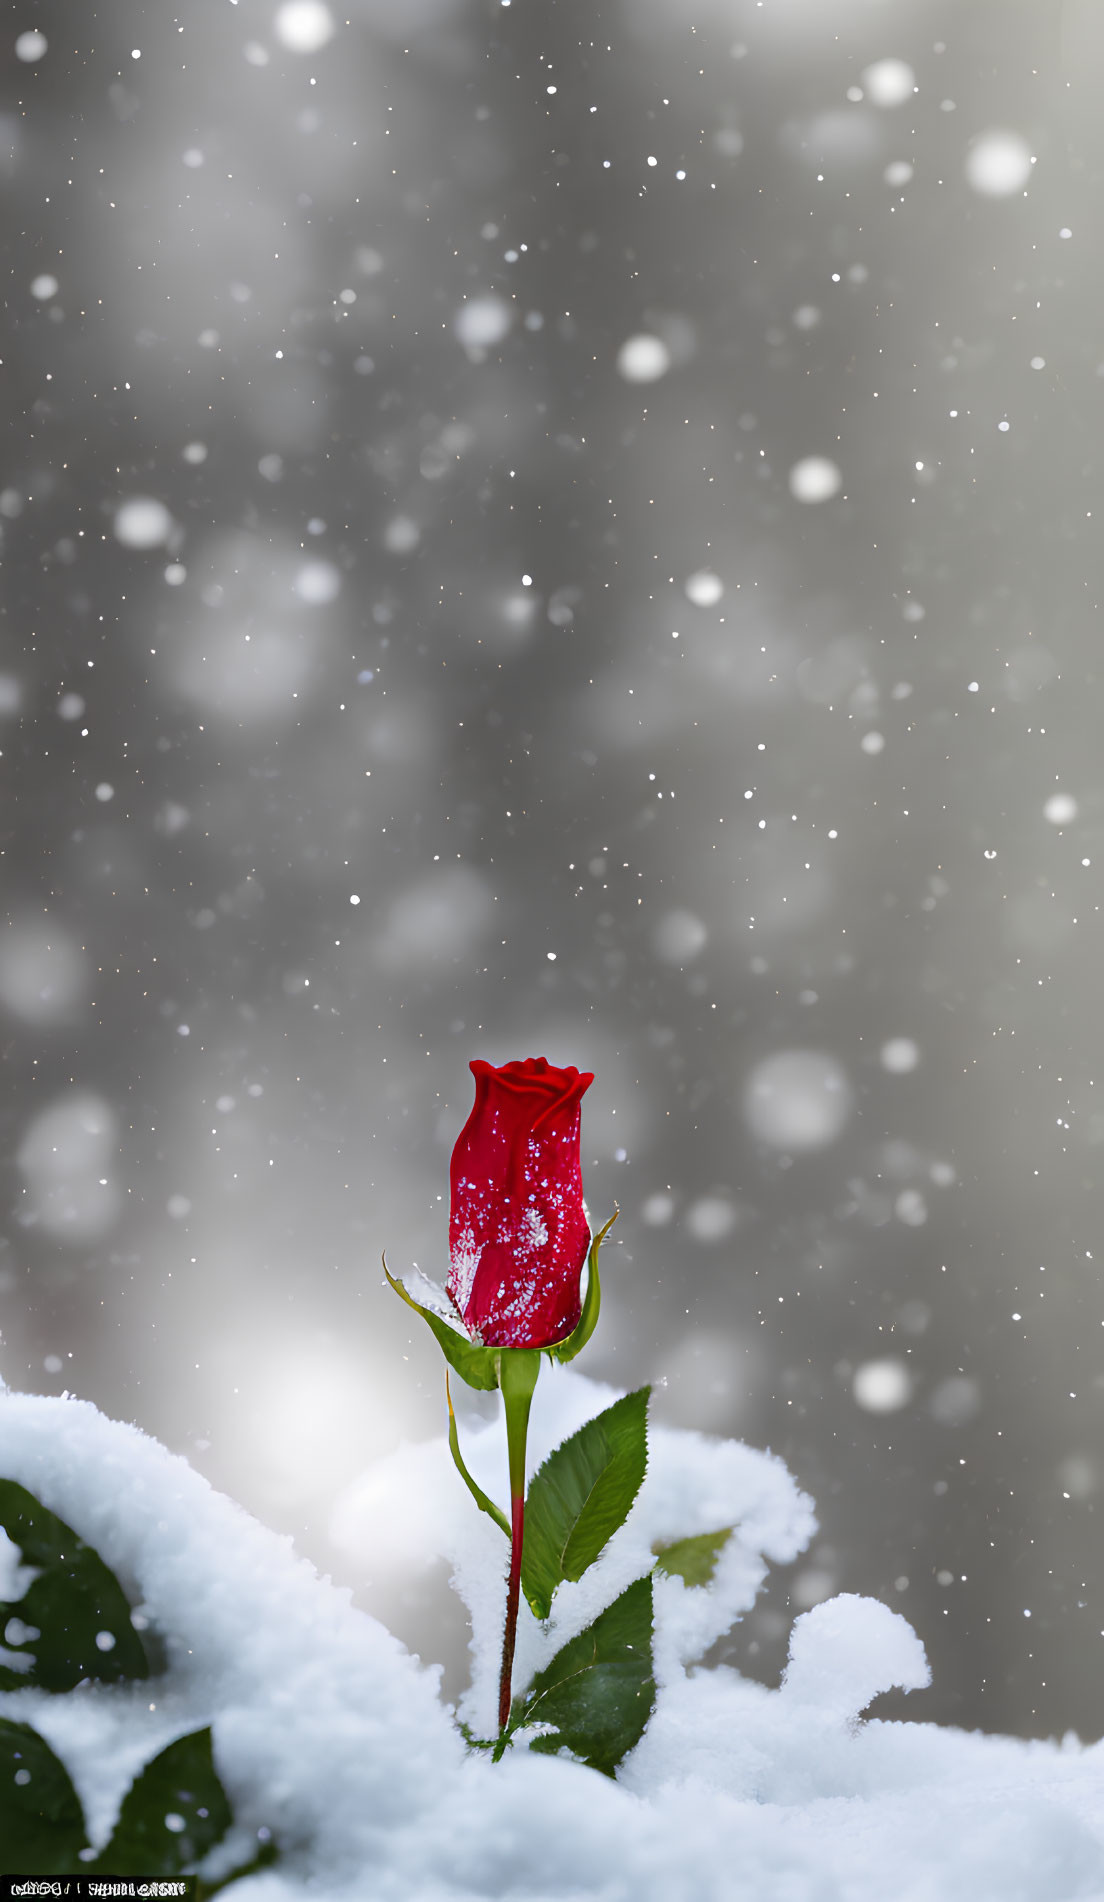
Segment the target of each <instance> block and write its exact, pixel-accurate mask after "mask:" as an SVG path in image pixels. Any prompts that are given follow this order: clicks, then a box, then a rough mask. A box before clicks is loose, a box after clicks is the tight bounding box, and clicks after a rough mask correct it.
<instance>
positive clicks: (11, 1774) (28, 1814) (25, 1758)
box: [0, 1717, 88, 1876]
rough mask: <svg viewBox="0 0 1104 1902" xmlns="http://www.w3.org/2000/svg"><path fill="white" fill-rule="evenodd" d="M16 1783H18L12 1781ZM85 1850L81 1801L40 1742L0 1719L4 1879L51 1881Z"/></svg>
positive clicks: (67, 1870) (0, 1839) (28, 1730)
mask: <svg viewBox="0 0 1104 1902" xmlns="http://www.w3.org/2000/svg"><path fill="white" fill-rule="evenodd" d="M17 1779H19V1780H18V1781H17ZM87 1847H88V1836H87V1833H86V1831H85V1827H84V1813H83V1811H82V1809H81V1806H80V1798H79V1797H78V1795H77V1793H76V1791H75V1790H74V1788H73V1785H72V1783H71V1782H70V1780H69V1772H68V1771H67V1770H66V1768H65V1765H64V1764H63V1763H59V1761H58V1759H57V1757H55V1755H54V1753H53V1751H52V1750H51V1748H50V1746H49V1744H48V1743H47V1742H46V1739H45V1737H40V1736H39V1734H38V1732H37V1730H32V1729H31V1726H30V1725H29V1724H13V1723H11V1722H9V1720H8V1719H7V1718H6V1717H0V1857H2V1859H3V1865H4V1874H5V1875H10V1876H56V1875H67V1874H70V1873H71V1872H72V1871H73V1870H74V1869H78V1868H80V1867H81V1864H80V1863H79V1862H78V1857H79V1855H80V1852H81V1850H82V1849H86V1848H87Z"/></svg>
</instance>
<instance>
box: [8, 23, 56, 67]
mask: <svg viewBox="0 0 1104 1902" xmlns="http://www.w3.org/2000/svg"><path fill="white" fill-rule="evenodd" d="M48 44H49V41H48V40H47V38H46V35H45V33H40V32H39V30H38V28H37V27H31V28H30V30H29V31H28V32H26V33H20V34H19V35H18V37H17V39H16V42H15V57H16V59H21V60H24V61H25V62H26V64H27V65H28V66H33V65H34V63H35V61H36V60H40V59H41V58H42V55H43V53H44V52H45V51H46V48H47V46H48Z"/></svg>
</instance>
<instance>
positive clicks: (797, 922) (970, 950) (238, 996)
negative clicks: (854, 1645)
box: [0, 0, 1104, 1737]
mask: <svg viewBox="0 0 1104 1902" xmlns="http://www.w3.org/2000/svg"><path fill="white" fill-rule="evenodd" d="M2 60H3V99H2V111H0V168H2V171H3V189H4V194H5V204H6V210H5V214H4V226H3V262H4V280H3V281H4V300H5V302H4V325H3V345H2V357H3V368H2V383H0V390H2V393H3V402H4V405H5V416H4V436H3V445H4V447H3V468H2V471H0V524H2V529H3V548H2V585H3V609H2V614H3V618H2V621H0V753H2V756H0V774H2V775H3V778H2V785H0V851H2V859H0V875H2V889H3V914H4V919H5V922H4V924H3V927H2V934H0V1043H2V1047H3V1054H4V1060H5V1068H4V1079H5V1088H4V1093H3V1109H4V1131H5V1135H4V1142H3V1150H2V1157H3V1171H4V1189H3V1202H2V1210H3V1221H4V1229H3V1239H2V1241H0V1332H2V1339H0V1370H2V1372H3V1374H4V1376H5V1377H6V1379H7V1380H8V1382H9V1383H10V1384H11V1385H13V1386H16V1387H23V1388H27V1389H31V1390H34V1391H38V1392H47V1393H54V1392H61V1391H62V1390H64V1389H68V1390H70V1391H72V1392H75V1393H78V1394H81V1395H83V1396H87V1397H89V1398H91V1399H93V1400H94V1401H95V1402H96V1403H97V1404H98V1405H99V1406H100V1407H102V1408H104V1409H105V1410H106V1411H107V1412H109V1413H111V1414H113V1415H116V1416H121V1417H123V1418H127V1419H134V1420H136V1421H138V1422H139V1423H140V1425H141V1426H143V1427H144V1428H146V1429H147V1430H148V1431H149V1432H151V1433H153V1434H156V1435H158V1436H159V1437H160V1438H162V1439H163V1440H165V1441H166V1442H167V1443H168V1444H169V1445H170V1446H172V1447H174V1448H176V1449H178V1450H180V1451H182V1452H183V1453H185V1454H186V1455H187V1457H188V1458H189V1459H190V1460H192V1461H193V1462H194V1464H195V1465H196V1466H197V1467H198V1468H199V1469H200V1470H201V1471H203V1472H204V1473H206V1474H208V1475H209V1476H210V1478H211V1480H212V1482H213V1483H214V1484H216V1485H217V1486H219V1487H221V1488H224V1489H226V1490H227V1491H229V1492H231V1493H232V1494H234V1495H235V1496H236V1497H237V1498H238V1499H240V1500H241V1501H242V1502H243V1503H244V1504H245V1505H246V1506H247V1507H248V1508H249V1509H250V1510H251V1511H253V1512H254V1513H257V1514H258V1515H259V1516H260V1517H261V1518H262V1519H264V1520H265V1521H267V1522H268V1523H269V1524H271V1525H273V1526H276V1527H278V1528H280V1529H282V1530H285V1531H287V1532H290V1533H292V1534H293V1535H294V1537H295V1540H296V1542H297V1545H298V1547H299V1548H300V1549H301V1550H302V1551H303V1552H305V1553H307V1554H308V1555H309V1556H310V1557H311V1558H312V1559H314V1560H315V1561H316V1562H317V1563H318V1564H319V1565H320V1566H321V1567H322V1569H323V1570H326V1571H330V1572H332V1573H333V1575H334V1576H335V1578H337V1579H339V1580H341V1581H342V1582H344V1583H347V1584H349V1585H351V1586H352V1587H354V1589H355V1593H356V1602H358V1603H360V1604H363V1605H366V1606H368V1607H369V1608H371V1609H373V1610H375V1611H378V1612H380V1613H381V1614H382V1615H384V1616H385V1617H387V1618H389V1619H390V1620H391V1622H392V1623H393V1625H394V1628H395V1629H396V1630H398V1631H399V1632H400V1634H401V1635H402V1636H403V1637H404V1638H406V1639H407V1640H408V1641H409V1642H410V1643H411V1644H413V1645H414V1646H415V1647H416V1648H418V1649H419V1650H421V1651H422V1653H423V1654H424V1655H426V1656H427V1657H442V1658H444V1659H445V1660H446V1662H447V1664H448V1667H449V1676H448V1678H447V1680H446V1682H447V1683H448V1684H449V1685H452V1686H455V1685H456V1684H458V1683H459V1682H460V1675H459V1674H460V1672H461V1670H462V1655H463V1628H462V1621H461V1614H460V1611H459V1608H458V1607H453V1606H451V1605H450V1601H449V1598H448V1593H447V1589H446V1585H445V1582H444V1580H443V1577H437V1576H431V1577H427V1578H423V1579H421V1580H419V1581H416V1582H415V1583H414V1584H411V1582H410V1581H409V1579H406V1578H404V1576H403V1575H402V1566H401V1563H399V1561H398V1559H396V1558H395V1557H394V1555H389V1554H388V1553H381V1554H380V1558H379V1564H378V1567H377V1568H376V1569H375V1570H374V1571H373V1572H372V1573H371V1575H368V1574H367V1573H366V1572H365V1569H364V1567H363V1566H362V1565H360V1564H356V1565H354V1564H352V1563H350V1561H349V1559H348V1557H347V1555H346V1554H344V1553H343V1552H342V1551H341V1549H340V1548H338V1547H337V1546H335V1544H334V1543H333V1542H332V1541H331V1539H330V1536H329V1530H328V1528H329V1525H330V1521H331V1515H332V1512H333V1508H334V1503H335V1501H336V1500H337V1498H338V1497H339V1495H340V1493H341V1491H342V1489H343V1488H344V1487H346V1486H347V1485H348V1484H349V1483H350V1481H351V1480H352V1479H353V1478H354V1477H355V1476H356V1474H357V1473H358V1472H360V1471H362V1470H363V1468H364V1467H365V1466H366V1465H367V1464H368V1463H369V1462H370V1461H371V1460H372V1459H373V1458H375V1457H377V1456H378V1455H379V1454H381V1453H383V1452H386V1451H387V1450H388V1449H389V1448H390V1447H392V1446H393V1445H395V1444H396V1442H397V1441H398V1440H399V1439H400V1438H401V1437H402V1436H408V1437H414V1438H422V1437H425V1436H427V1435H430V1434H432V1433H436V1432H439V1431H440V1430H441V1427H442V1419H443V1404H444V1402H443V1392H442V1381H441V1370H440V1362H439V1357H438V1356H437V1354H436V1350H435V1349H434V1348H433V1346H432V1343H431V1342H430V1341H429V1339H428V1336H425V1335H424V1334H423V1333H417V1334H415V1333H414V1331H413V1330H412V1328H411V1327H410V1326H409V1325H408V1321H409V1319H410V1317H409V1316H408V1315H407V1313H406V1311H405V1310H403V1309H402V1308H401V1307H400V1305H399V1303H398V1302H396V1301H395V1300H394V1298H393V1297H392V1296H391V1295H390V1294H389V1293H388V1292H387V1290H386V1289H385V1287H384V1286H383V1284H382V1279H381V1276H380V1272H379V1265H378V1264H379V1255H380V1250H381V1249H382V1248H383V1247H386V1248H387V1250H388V1256H389V1260H390V1262H391V1264H392V1266H393V1268H394V1269H395V1270H396V1271H399V1272H401V1271H403V1270H404V1269H407V1268H408V1267H409V1265H410V1264H411V1263H412V1262H414V1261H416V1262H418V1263H419V1264H420V1265H421V1267H422V1268H423V1269H425V1270H426V1271H427V1272H429V1273H430V1274H438V1275H439V1274H441V1273H442V1272H443V1268H444V1259H445V1246H446V1221H447V1183H448V1177H447V1169H448V1160H449V1153H450V1150H451V1146H452V1143H453V1141H454V1139H455V1136H456V1134H457V1132H458V1131H459V1128H460V1126H461V1124H462V1122H463V1121H464V1119H465V1117H466V1115H467V1112H468V1107H469V1104H470V1100H471V1079H470V1077H469V1074H468V1069H467V1064H468V1060H469V1058H470V1057H472V1056H482V1057H487V1058H490V1059H492V1060H495V1061H505V1060H507V1059H509V1058H511V1057H523V1056H528V1055H543V1056H547V1057H548V1058H549V1059H550V1060H552V1061H556V1062H562V1063H568V1062H570V1063H576V1064H578V1065H579V1066H580V1067H582V1068H589V1069H593V1070H594V1071H595V1072H596V1074H597V1080H596V1082H595V1084H594V1086H593V1088H592V1089H591V1091H590V1094H589V1096H588V1097H587V1099H586V1103H585V1105H584V1151H583V1154H584V1174H585V1180H586V1187H587V1195H588V1202H589V1207H590V1210H591V1214H592V1218H593V1220H594V1221H595V1223H597V1222H598V1221H600V1220H602V1219H604V1217H605V1216H606V1215H607V1214H608V1213H609V1211H610V1210H611V1208H612V1206H613V1204H614V1201H615V1200H616V1201H617V1203H619V1205H620V1208H621V1219H620V1222H619V1223H618V1226H617V1229H616V1230H615V1232H614V1237H612V1238H611V1242H610V1245H609V1247H608V1249H607V1252H606V1256H605V1261H606V1274H605V1282H606V1289H607V1305H606V1309H605V1312H604V1315H603V1320H602V1325H601V1328H600V1330H599V1333H598V1335H597V1336H596V1339H595V1343H594V1345H593V1348H592V1349H591V1350H589V1352H588V1357H587V1362H586V1369H587V1370H588V1371H590V1372H591V1373H594V1374H596V1375H598V1376H600V1377H604V1378H607V1379H609V1380H612V1381H615V1382H618V1383H620V1384H622V1385H625V1386H628V1385H631V1384H636V1383H639V1382H641V1381H643V1380H649V1379H651V1380H654V1381H655V1382H656V1383H657V1387H656V1395H655V1402H654V1406H655V1412H656V1415H657V1416H658V1417H659V1418H661V1419H663V1420H666V1421H669V1422H673V1423H678V1424H683V1425H687V1426H698V1427H702V1428H705V1429H706V1430H709V1431H712V1432H717V1433H726V1434H736V1435H740V1436H742V1437H745V1438H747V1439H748V1440H750V1441H751V1442H753V1443H755V1444H756V1445H763V1446H766V1445H769V1446H770V1447H772V1448H773V1449H774V1450H775V1451H777V1452H778V1453H780V1454H781V1455H782V1456H783V1457H784V1458H785V1459H786V1461H787V1462H788V1463H789V1465H790V1466H791V1468H792V1470H793V1472H794V1473H795V1474H796V1475H797V1477H798V1479H799V1480H800V1482H801V1483H802V1484H803V1485H804V1486H805V1487H806V1488H807V1489H808V1490H809V1491H811V1492H812V1493H813V1495H814V1496H815V1498H816V1500H817V1502H818V1508H819V1513H820V1521H821V1532H820V1535H819V1537H818V1539H817V1541H816V1543H815V1545H814V1547H813V1548H812V1550H811V1552H810V1554H809V1555H808V1556H807V1557H806V1558H805V1559H804V1560H803V1561H801V1562H800V1563H799V1564H798V1565H797V1566H794V1567H791V1568H789V1569H782V1570H779V1571H778V1572H777V1573H776V1574H775V1575H774V1576H773V1578H772V1580H771V1585H770V1589H769V1591H768V1592H767V1593H766V1594H765V1596H764V1598H763V1600H762V1601H761V1604H760V1607H759V1608H758V1609H757V1610H756V1612H755V1613H754V1614H753V1615H752V1616H751V1617H750V1618H749V1619H748V1620H747V1621H746V1622H745V1623H744V1624H742V1625H741V1626H739V1627H738V1628H737V1629H736V1630H735V1631H734V1632H733V1634H732V1636H731V1638H730V1639H728V1640H726V1641H725V1642H724V1643H723V1644H722V1645H721V1646H719V1647H718V1649H717V1652H716V1653H715V1654H714V1655H715V1656H717V1657H723V1658H725V1659H727V1660H729V1661H730V1662H733V1663H735V1664H736V1665H738V1666H739V1668H740V1669H742V1670H745V1671H748V1672H751V1673H753V1674H755V1675H759V1676H761V1677H763V1678H764V1679H765V1680H766V1681H768V1682H774V1681H777V1675H778V1672H779V1670H780V1668H781V1666H782V1663H783V1661H784V1657H785V1644H786V1635H787V1633H788V1629H789V1625H790V1622H791V1620H792V1617H793V1615H794V1613H795V1611H796V1610H799V1609H804V1608H806V1607H808V1606H809V1605H811V1604H813V1603H815V1602H816V1601H817V1599H818V1598H821V1597H824V1596H827V1595H828V1594H830V1593H832V1592H834V1591H839V1590H844V1591H859V1592H867V1593H871V1594H875V1595H877V1596H879V1597H882V1598H884V1599H886V1600H887V1602H889V1603H890V1604H892V1605H893V1606H895V1607H896V1608H898V1609H900V1610H901V1611H903V1612H904V1613H905V1614H906V1615H907V1616H908V1617H909V1618H910V1619H911V1620H912V1621H913V1623H914V1624H915V1626H916V1629H917V1630H918V1632H919V1633H920V1635H921V1637H922V1638H923V1641H924V1643H925V1644H926V1646H927V1647H928V1651H929V1655H930V1657H931V1660H932V1664H933V1668H934V1686H933V1688H932V1690H931V1691H929V1692H926V1693H923V1694H920V1695H914V1696H913V1697H912V1698H910V1699H909V1700H908V1703H907V1705H905V1704H903V1703H902V1702H900V1701H899V1700H898V1701H897V1702H894V1701H893V1700H890V1699H885V1700H882V1703H881V1705H880V1706H879V1708H880V1709H881V1710H882V1711H883V1713H884V1714H890V1713H893V1712H904V1711H907V1714H908V1715H910V1716H915V1717H929V1718H932V1719H936V1720H938V1721H940V1722H947V1723H956V1724H965V1725H982V1726H985V1727H986V1728H988V1729H993V1730H1011V1731H1016V1732H1020V1733H1023V1734H1048V1733H1051V1732H1062V1731H1064V1730H1066V1729H1068V1728H1074V1729H1076V1730H1078V1731H1079V1732H1081V1734H1082V1735H1085V1736H1092V1737H1095V1736H1097V1735H1099V1734H1100V1732H1101V1730H1102V1729H1104V1631H1102V1627H1104V1580H1102V1577H1101V1565H1100V1537H1099V1530H1098V1526H1099V1520H1098V1508H1099V1502H1100V1499H1101V1492H1100V1486H1101V1480H1102V1465H1101V1428H1102V1415H1104V1298H1102V1295H1101V1289H1100V1267H1099V1262H1100V1251H1101V1250H1104V1233H1102V1232H1101V1223H1100V1219H1099V1210H1100V1203H1099V1193H1098V1186H1097V1178H1098V1171H1099V1159H1100V1156H1101V1152H1102V1145H1104V1101H1098V1099H1101V1098H1104V1066H1102V1055H1104V1053H1102V1050H1101V1031H1100V1011H1099V1005H1098V991H1099V984H1100V973H1101V914H1100V893H1101V878H1100V868H1101V866H1102V864H1104V773H1102V771H1101V766H1100V759H1099V754H1100V740H1099V729H1100V724H1101V716H1102V712H1104V700H1102V695H1101V683H1100V661H1099V652H1100V632H1099V630H1100V593H1099V590H1100V586H1101V581H1102V576H1101V559H1100V554H1099V546H1100V519H1101V517H1100V511H1101V509H1104V497H1102V496H1101V492H1100V491H1101V483H1100V449H1099V444H1100V431H1101V413H1102V397H1104V335H1102V332H1101V318H1100V312H1101V308H1102V288H1104V287H1102V283H1101V276H1102V269H1101V262H1100V259H1101V251H1102V247H1101V214H1100V203H1101V189H1102V183H1104V177H1102V174H1104V132H1102V130H1101V126H1102V121H1101V116H1100V111H1099V100H1100V97H1101V78H1102V75H1104V19H1102V12H1101V9H1100V7H1099V6H1098V5H1096V4H1094V0H1065V3H1064V4H1062V5H1059V4H1057V0H1053V3H1051V0H1047V3H1046V4H1044V3H1043V0H1031V3H1030V4H1029V3H1027V0H953V3H952V4H940V3H938V0H833V3H832V4H828V3H827V0H678V4H675V0H618V3H617V4H612V3H610V0H600V3H599V4H595V0H507V3H505V4H503V3H501V0H403V3H402V4H399V0H347V3H346V5H345V6H344V7H340V8H339V7H338V6H337V5H336V4H335V0H327V4H326V5H323V4H320V0H292V3H291V4H288V5H285V6H278V5H276V4H273V3H272V0H266V3H265V4H259V0H240V3H239V4H234V0H191V3H190V4H189V6H188V7H187V9H185V10H183V11H182V12H181V13H180V15H179V16H178V17H174V16H173V14H172V12H171V10H170V9H169V8H167V7H163V6H153V5H147V6H141V5H133V4H128V0H112V4H111V6H110V7H100V8H97V9H95V10H93V9H90V8H89V7H88V6H87V5H86V4H84V0H65V3H63V0H58V3H57V4H42V5H39V6H37V7H36V6H34V5H33V4H31V0H27V3H26V5H20V6H19V7H17V8H15V9H14V10H13V11H12V13H11V15H10V17H9V24H8V26H7V28H6V29H5V33H4V37H3V45H2ZM0 1453H2V1449H0ZM457 1483H459V1482H457Z"/></svg>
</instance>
